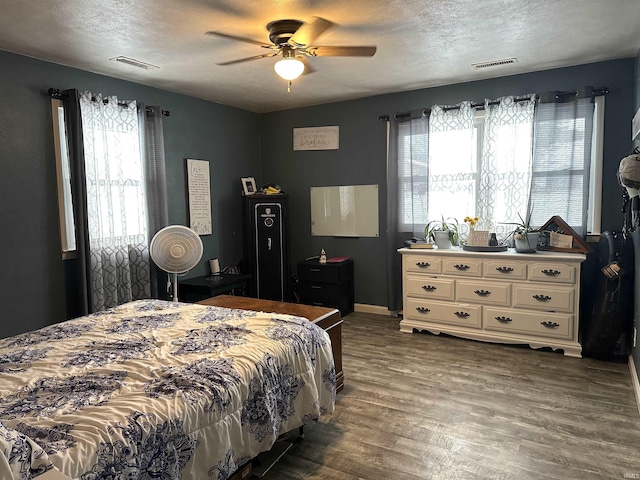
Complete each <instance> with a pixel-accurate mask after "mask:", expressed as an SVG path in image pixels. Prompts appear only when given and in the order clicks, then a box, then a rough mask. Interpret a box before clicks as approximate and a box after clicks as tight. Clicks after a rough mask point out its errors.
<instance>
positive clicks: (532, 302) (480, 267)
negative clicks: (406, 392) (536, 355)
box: [398, 248, 586, 357]
mask: <svg viewBox="0 0 640 480" xmlns="http://www.w3.org/2000/svg"><path fill="white" fill-rule="evenodd" d="M398 251H399V252H400V253H401V254H402V288H403V319H402V321H401V322H400V330H401V331H402V332H408V333H412V332H413V331H414V329H415V330H427V331H429V332H432V333H435V334H440V333H447V334H450V335H455V336H458V337H464V338H471V339H474V340H483V341H488V342H499V343H512V344H528V345H530V346H531V347H533V348H541V347H551V348H553V349H554V350H558V349H561V350H563V351H564V354H565V355H568V356H572V357H580V356H581V351H582V347H581V346H580V343H579V341H578V329H579V318H580V316H579V313H580V312H579V303H580V264H581V263H582V262H583V261H584V260H585V259H586V257H585V255H583V254H577V253H556V252H543V251H538V252H536V253H531V254H526V253H515V251H514V250H513V249H509V250H508V251H506V252H495V253H493V252H492V253H485V252H469V251H466V250H462V249H460V248H454V249H451V250H437V249H434V250H425V249H409V248H401V249H399V250H398Z"/></svg>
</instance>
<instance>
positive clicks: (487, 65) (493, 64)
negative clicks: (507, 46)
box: [471, 57, 518, 70]
mask: <svg viewBox="0 0 640 480" xmlns="http://www.w3.org/2000/svg"><path fill="white" fill-rule="evenodd" d="M510 63H518V59H517V58H516V57H512V58H504V59H502V60H493V61H491V62H481V63H473V64H472V65H471V66H472V67H473V69H474V70H480V69H481V68H491V67H500V66H502V65H508V64H510Z"/></svg>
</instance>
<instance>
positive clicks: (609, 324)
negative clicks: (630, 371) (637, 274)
mask: <svg viewBox="0 0 640 480" xmlns="http://www.w3.org/2000/svg"><path fill="white" fill-rule="evenodd" d="M597 255H598V259H597V260H598V267H599V270H598V282H597V286H596V291H595V300H594V304H593V310H592V315H591V319H590V321H589V323H588V328H587V330H586V331H585V332H584V335H583V342H582V354H583V356H586V357H595V358H608V357H610V356H612V355H614V354H615V353H616V347H618V350H622V351H621V352H620V353H622V354H627V355H628V353H629V345H628V339H629V337H630V333H631V328H632V325H633V303H634V301H633V297H634V287H633V285H634V265H635V260H634V251H633V242H632V240H631V239H630V238H627V239H625V238H623V237H622V235H621V234H619V233H617V232H608V231H607V232H604V233H602V235H601V236H600V242H599V243H598V250H597ZM623 334H626V335H623ZM619 342H622V344H621V345H618V343H619Z"/></svg>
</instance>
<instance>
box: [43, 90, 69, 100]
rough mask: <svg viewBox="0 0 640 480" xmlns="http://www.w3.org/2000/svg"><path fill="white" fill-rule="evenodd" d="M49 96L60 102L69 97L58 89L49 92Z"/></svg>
mask: <svg viewBox="0 0 640 480" xmlns="http://www.w3.org/2000/svg"><path fill="white" fill-rule="evenodd" d="M47 95H49V96H50V97H51V98H55V99H58V100H62V99H63V98H67V97H68V96H69V95H68V94H66V93H64V92H61V91H60V90H58V89H57V88H50V89H49V90H47Z"/></svg>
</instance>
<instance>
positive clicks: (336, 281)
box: [298, 259, 354, 317]
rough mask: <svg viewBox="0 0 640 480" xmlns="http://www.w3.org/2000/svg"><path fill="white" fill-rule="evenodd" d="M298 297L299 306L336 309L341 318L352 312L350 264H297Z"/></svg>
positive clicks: (347, 262) (349, 260) (352, 298)
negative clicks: (303, 304)
mask: <svg viewBox="0 0 640 480" xmlns="http://www.w3.org/2000/svg"><path fill="white" fill-rule="evenodd" d="M298 294H299V295H300V301H301V302H302V303H306V304H308V305H319V306H322V307H332V308H337V309H338V310H340V314H341V315H342V316H343V317H344V316H345V315H347V314H348V313H351V312H353V303H354V293H353V260H351V259H348V260H344V261H342V262H327V263H320V262H319V261H318V260H317V259H314V260H305V261H304V262H299V263H298Z"/></svg>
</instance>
